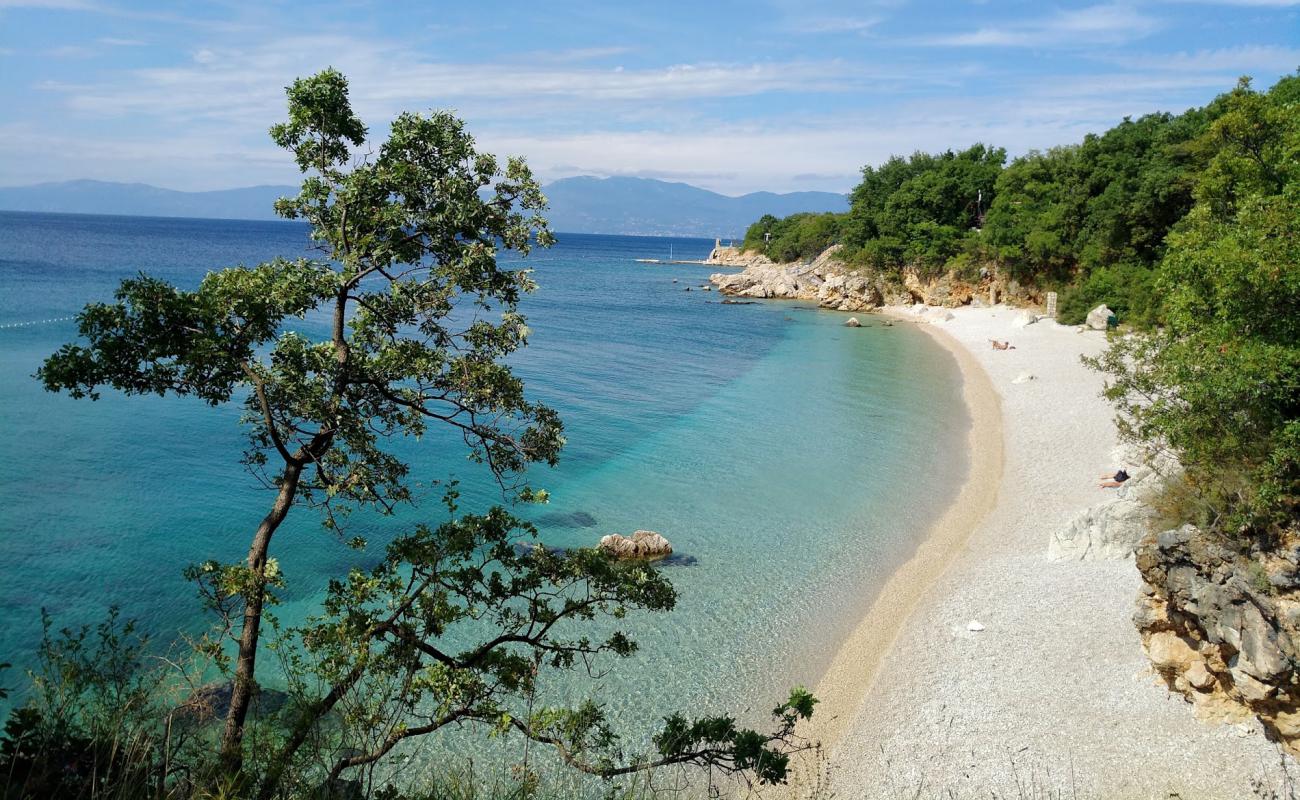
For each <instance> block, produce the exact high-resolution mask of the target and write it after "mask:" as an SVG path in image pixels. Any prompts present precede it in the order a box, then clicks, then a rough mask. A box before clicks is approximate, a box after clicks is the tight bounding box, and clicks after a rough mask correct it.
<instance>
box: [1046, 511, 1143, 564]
mask: <svg viewBox="0 0 1300 800" xmlns="http://www.w3.org/2000/svg"><path fill="white" fill-rule="evenodd" d="M1155 516H1156V513H1155V511H1154V510H1153V509H1152V508H1151V507H1150V506H1148V505H1147V504H1145V503H1140V502H1138V501H1137V500H1132V499H1128V498H1123V497H1115V498H1112V499H1110V500H1107V501H1106V502H1104V503H1100V504H1098V505H1095V506H1092V507H1091V508H1088V509H1085V510H1084V511H1083V512H1082V513H1080V514H1079V515H1078V516H1076V517H1075V518H1074V519H1072V520H1070V521H1069V522H1068V523H1066V525H1065V527H1063V528H1061V529H1060V530H1058V531H1056V532H1055V533H1053V534H1052V540H1051V541H1050V542H1049V543H1048V545H1047V558H1048V560H1049V561H1117V560H1120V559H1125V558H1129V557H1131V556H1132V555H1133V552H1134V551H1135V550H1136V549H1137V546H1138V542H1140V541H1142V537H1143V536H1146V535H1147V532H1148V531H1149V530H1150V529H1151V523H1152V522H1153V521H1154V520H1155Z"/></svg>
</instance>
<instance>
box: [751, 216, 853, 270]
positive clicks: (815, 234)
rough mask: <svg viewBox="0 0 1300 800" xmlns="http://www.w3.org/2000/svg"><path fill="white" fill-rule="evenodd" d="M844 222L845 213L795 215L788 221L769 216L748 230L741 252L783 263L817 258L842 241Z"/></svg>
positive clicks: (787, 218) (787, 219)
mask: <svg viewBox="0 0 1300 800" xmlns="http://www.w3.org/2000/svg"><path fill="white" fill-rule="evenodd" d="M843 221H844V215H843V214H833V213H830V212H827V213H824V214H813V213H805V214H792V215H790V216H788V217H786V218H784V219H777V218H776V217H774V216H772V215H771V214H767V215H764V216H763V218H762V219H760V220H759V221H758V222H755V223H754V224H753V225H750V226H749V229H748V230H747V231H745V239H744V242H743V243H742V244H741V249H742V250H748V251H753V252H758V253H766V254H767V256H768V258H771V259H772V260H773V261H779V262H788V261H800V260H806V259H813V258H816V257H817V255H818V254H820V253H821V252H822V251H823V250H825V249H826V248H828V247H830V246H831V245H833V244H835V243H836V242H838V241H839V238H840V230H841V227H842V224H843ZM768 234H771V237H770V239H769V238H768Z"/></svg>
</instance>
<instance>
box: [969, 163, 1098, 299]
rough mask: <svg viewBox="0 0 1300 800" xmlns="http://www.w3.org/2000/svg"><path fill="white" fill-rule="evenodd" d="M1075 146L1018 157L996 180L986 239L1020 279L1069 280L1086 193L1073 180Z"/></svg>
mask: <svg viewBox="0 0 1300 800" xmlns="http://www.w3.org/2000/svg"><path fill="white" fill-rule="evenodd" d="M1078 153H1079V148H1077V147H1059V148H1055V149H1052V150H1049V151H1047V152H1046V153H1038V152H1032V153H1030V154H1029V155H1026V156H1024V157H1022V158H1018V159H1016V160H1015V161H1013V162H1012V163H1011V165H1010V166H1008V167H1007V168H1006V169H1005V170H1004V171H1003V172H1002V174H1001V175H999V176H998V181H997V187H996V196H995V197H994V199H993V203H992V205H991V206H990V208H989V213H988V215H987V217H986V218H985V227H984V240H985V243H986V245H987V247H988V248H989V250H990V253H991V255H992V256H993V257H994V258H995V259H996V260H997V261H998V262H999V263H1000V264H1001V265H1002V266H1003V269H1005V270H1006V271H1007V272H1008V274H1010V275H1011V276H1012V277H1015V278H1017V279H1020V280H1027V279H1035V278H1036V279H1039V280H1052V279H1058V280H1059V279H1068V277H1069V276H1070V274H1071V272H1072V270H1073V268H1074V266H1075V264H1076V262H1077V255H1076V254H1077V252H1078V250H1077V246H1076V241H1077V239H1078V236H1079V227H1080V222H1081V219H1082V217H1083V205H1084V199H1085V198H1084V195H1083V192H1082V191H1081V188H1082V187H1081V186H1080V185H1079V183H1078V182H1076V181H1075V179H1074V176H1075V173H1076V171H1077V166H1076V164H1077V161H1078V158H1079V155H1078Z"/></svg>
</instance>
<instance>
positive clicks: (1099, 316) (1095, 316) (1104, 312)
mask: <svg viewBox="0 0 1300 800" xmlns="http://www.w3.org/2000/svg"><path fill="white" fill-rule="evenodd" d="M1114 316H1115V312H1114V311H1111V310H1110V308H1109V307H1108V306H1106V305H1104V304H1103V305H1100V306H1097V307H1096V308H1094V309H1093V310H1091V311H1089V312H1088V316H1087V318H1085V320H1084V324H1085V325H1087V326H1088V327H1089V328H1092V329H1093V330H1094V331H1104V330H1106V329H1107V328H1109V327H1110V320H1111V318H1112V317H1114Z"/></svg>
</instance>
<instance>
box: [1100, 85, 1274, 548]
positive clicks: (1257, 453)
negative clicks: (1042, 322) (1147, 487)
mask: <svg viewBox="0 0 1300 800" xmlns="http://www.w3.org/2000/svg"><path fill="white" fill-rule="evenodd" d="M1294 80H1295V79H1287V81H1284V82H1282V83H1280V84H1278V87H1276V88H1275V92H1276V94H1275V93H1273V92H1270V93H1268V94H1256V93H1253V92H1251V91H1250V90H1249V89H1248V88H1247V85H1246V84H1245V83H1244V82H1243V84H1242V85H1241V86H1239V87H1238V89H1237V90H1236V91H1234V92H1233V93H1232V94H1231V95H1229V96H1228V97H1227V98H1226V99H1225V100H1224V102H1223V103H1222V109H1221V116H1220V117H1219V119H1218V121H1217V122H1216V123H1215V126H1214V128H1213V129H1212V130H1211V131H1210V133H1209V134H1207V139H1206V141H1207V142H1210V141H1212V142H1217V145H1216V149H1215V150H1214V153H1213V156H1212V157H1211V159H1210V166H1209V168H1208V169H1207V170H1206V171H1205V173H1204V174H1203V176H1202V181H1201V182H1200V183H1199V184H1198V185H1197V187H1196V193H1197V197H1198V198H1200V199H1199V200H1198V203H1197V205H1196V207H1195V208H1194V209H1193V210H1192V212H1191V213H1190V214H1188V216H1187V218H1186V219H1185V220H1183V222H1182V223H1181V224H1180V225H1179V226H1178V229H1177V230H1176V231H1175V232H1174V233H1173V234H1171V235H1170V237H1169V250H1168V253H1167V255H1166V256H1165V258H1164V259H1163V261H1162V262H1161V265H1160V270H1159V275H1158V277H1157V282H1156V289H1157V291H1158V292H1159V293H1161V294H1163V295H1164V296H1165V302H1164V308H1163V318H1164V322H1165V327H1164V328H1163V329H1162V330H1160V331H1157V332H1154V333H1151V334H1147V335H1143V336H1137V337H1132V338H1128V339H1124V340H1120V341H1117V342H1115V343H1113V344H1112V346H1111V348H1110V350H1109V351H1108V352H1107V353H1106V354H1105V355H1104V356H1103V357H1102V358H1100V359H1098V360H1097V361H1095V362H1094V363H1095V365H1096V366H1097V367H1098V368H1100V369H1101V370H1103V371H1104V372H1106V373H1107V374H1108V376H1109V377H1110V383H1109V385H1108V388H1107V395H1108V396H1109V397H1110V398H1111V399H1112V400H1114V401H1115V402H1116V403H1117V405H1118V407H1119V409H1120V411H1121V423H1122V429H1121V430H1122V432H1123V433H1124V434H1125V435H1126V436H1128V437H1129V438H1132V439H1135V440H1138V441H1143V442H1148V443H1153V444H1156V445H1158V446H1165V447H1170V448H1172V449H1173V450H1175V451H1176V452H1177V453H1178V454H1179V456H1180V457H1181V458H1182V460H1183V462H1184V465H1185V466H1186V467H1187V470H1188V479H1189V482H1190V483H1191V484H1192V485H1193V486H1194V487H1196V488H1197V489H1198V490H1199V491H1200V492H1201V493H1202V494H1203V495H1204V496H1205V497H1207V498H1208V505H1209V506H1210V507H1211V508H1213V509H1214V511H1215V514H1216V517H1215V518H1214V519H1212V520H1210V521H1209V522H1208V524H1209V525H1210V526H1211V527H1215V528H1218V529H1220V530H1223V531H1226V532H1229V533H1233V534H1237V533H1243V532H1253V533H1255V534H1260V535H1271V534H1276V533H1278V532H1279V531H1280V530H1281V529H1283V528H1285V527H1287V526H1290V525H1294V524H1295V520H1296V512H1297V508H1298V505H1300V315H1297V314H1296V312H1295V309H1296V308H1300V104H1298V103H1297V102H1296V100H1295V99H1294V83H1293V81H1294ZM1222 130H1233V131H1255V132H1267V135H1264V134H1261V135H1260V136H1258V137H1242V136H1228V137H1225V136H1223V135H1222V132H1221V131H1222ZM1262 141H1269V142H1272V144H1270V145H1269V146H1268V147H1266V148H1265V147H1261V146H1260V142H1262ZM1261 154H1263V155H1264V160H1263V161H1262V162H1261V161H1259V160H1258V159H1259V157H1260V155H1261ZM1226 175H1231V176H1234V178H1233V180H1232V181H1228V182H1225V181H1224V176H1226ZM1268 176H1274V177H1268ZM1278 176H1280V179H1281V181H1282V182H1281V183H1279V182H1278V180H1277V177H1278ZM1225 186H1230V187H1231V191H1225V190H1224V187H1225ZM1237 476H1240V479H1238V477H1237Z"/></svg>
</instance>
